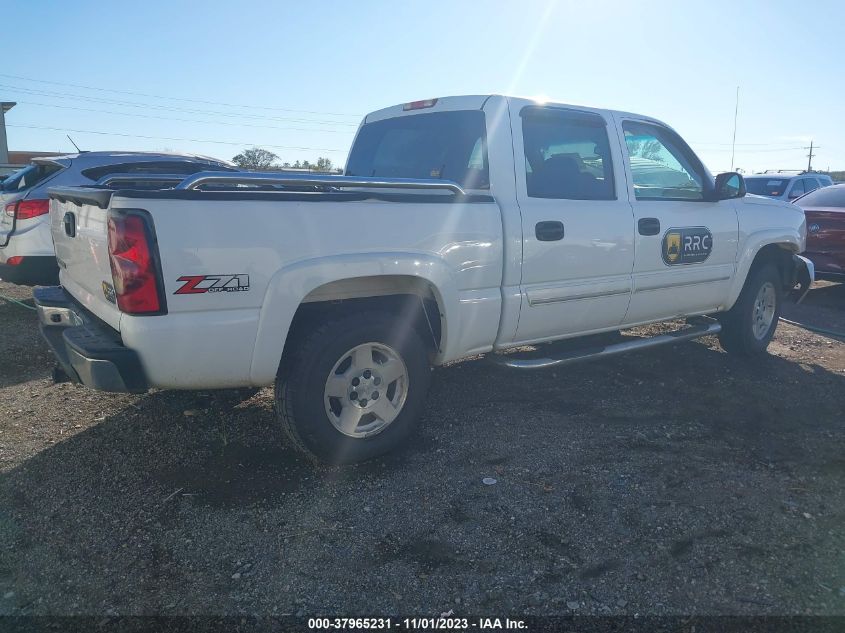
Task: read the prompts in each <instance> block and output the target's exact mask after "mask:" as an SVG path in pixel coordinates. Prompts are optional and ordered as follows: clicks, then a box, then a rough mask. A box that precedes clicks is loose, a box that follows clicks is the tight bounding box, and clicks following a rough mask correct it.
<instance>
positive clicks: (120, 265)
mask: <svg viewBox="0 0 845 633" xmlns="http://www.w3.org/2000/svg"><path fill="white" fill-rule="evenodd" d="M108 233H109V264H110V265H111V274H112V281H113V282H114V292H115V296H116V298H117V307H118V308H120V310H121V312H124V313H126V314H159V313H161V312H162V311H163V310H162V308H163V305H162V301H161V298H160V297H161V293H160V292H159V290H160V286H159V283H160V281H159V276H158V270H157V268H156V262H155V259H154V253H153V248H154V245H153V243H152V239H151V234H152V230H151V227H149V226H148V225H147V222H146V221H145V220H144V218H143V217H142V216H140V215H137V214H113V215H110V216H109V221H108Z"/></svg>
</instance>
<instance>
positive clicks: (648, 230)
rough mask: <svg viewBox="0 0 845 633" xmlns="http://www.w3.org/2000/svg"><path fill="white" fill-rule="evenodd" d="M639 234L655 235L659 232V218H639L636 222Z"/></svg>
mask: <svg viewBox="0 0 845 633" xmlns="http://www.w3.org/2000/svg"><path fill="white" fill-rule="evenodd" d="M637 230H638V231H639V232H640V235H657V234H658V233H660V220H658V219H657V218H640V219H639V221H638V222H637Z"/></svg>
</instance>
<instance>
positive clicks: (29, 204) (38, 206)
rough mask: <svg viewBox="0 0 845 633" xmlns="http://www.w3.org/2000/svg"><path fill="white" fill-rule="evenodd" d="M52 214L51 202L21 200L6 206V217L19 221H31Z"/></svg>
mask: <svg viewBox="0 0 845 633" xmlns="http://www.w3.org/2000/svg"><path fill="white" fill-rule="evenodd" d="M48 213H50V201H49V200H19V201H18V202H10V203H9V204H7V205H6V215H8V216H11V217H13V218H17V219H18V220H29V219H31V218H37V217H38V216H39V215H46V214H48Z"/></svg>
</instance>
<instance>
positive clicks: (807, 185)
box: [745, 172, 833, 201]
mask: <svg viewBox="0 0 845 633" xmlns="http://www.w3.org/2000/svg"><path fill="white" fill-rule="evenodd" d="M832 184H833V179H831V177H830V176H828V175H827V174H817V173H815V172H805V173H801V174H785V173H779V172H775V173H767V174H751V175H748V176H745V190H746V191H747V192H748V193H751V194H754V195H755V196H766V197H767V198H776V199H778V200H786V201H789V200H795V198H797V197H799V196H803V195H804V194H805V193H810V192H811V191H815V190H816V189H819V188H820V187H828V186H830V185H832Z"/></svg>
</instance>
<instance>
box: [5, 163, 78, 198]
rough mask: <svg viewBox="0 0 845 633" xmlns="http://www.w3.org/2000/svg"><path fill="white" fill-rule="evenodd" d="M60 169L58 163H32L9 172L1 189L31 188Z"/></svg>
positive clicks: (19, 189) (20, 189) (6, 190)
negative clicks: (11, 172)
mask: <svg viewBox="0 0 845 633" xmlns="http://www.w3.org/2000/svg"><path fill="white" fill-rule="evenodd" d="M61 169H63V168H62V167H61V166H59V165H36V164H32V165H30V166H29V167H24V168H23V169H21V170H18V171H16V172H15V173H13V174H11V175H10V176H9V177H8V178H6V180H4V181H3V183H2V185H0V186H2V188H3V191H4V192H6V193H15V192H18V191H26V190H27V189H32V188H33V187H34V186H35V185H37V184H38V183H40V182H42V181H43V180H46V179H47V178H49V177H50V176H52V175H53V174H55V173H56V172H57V171H60V170H61Z"/></svg>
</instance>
